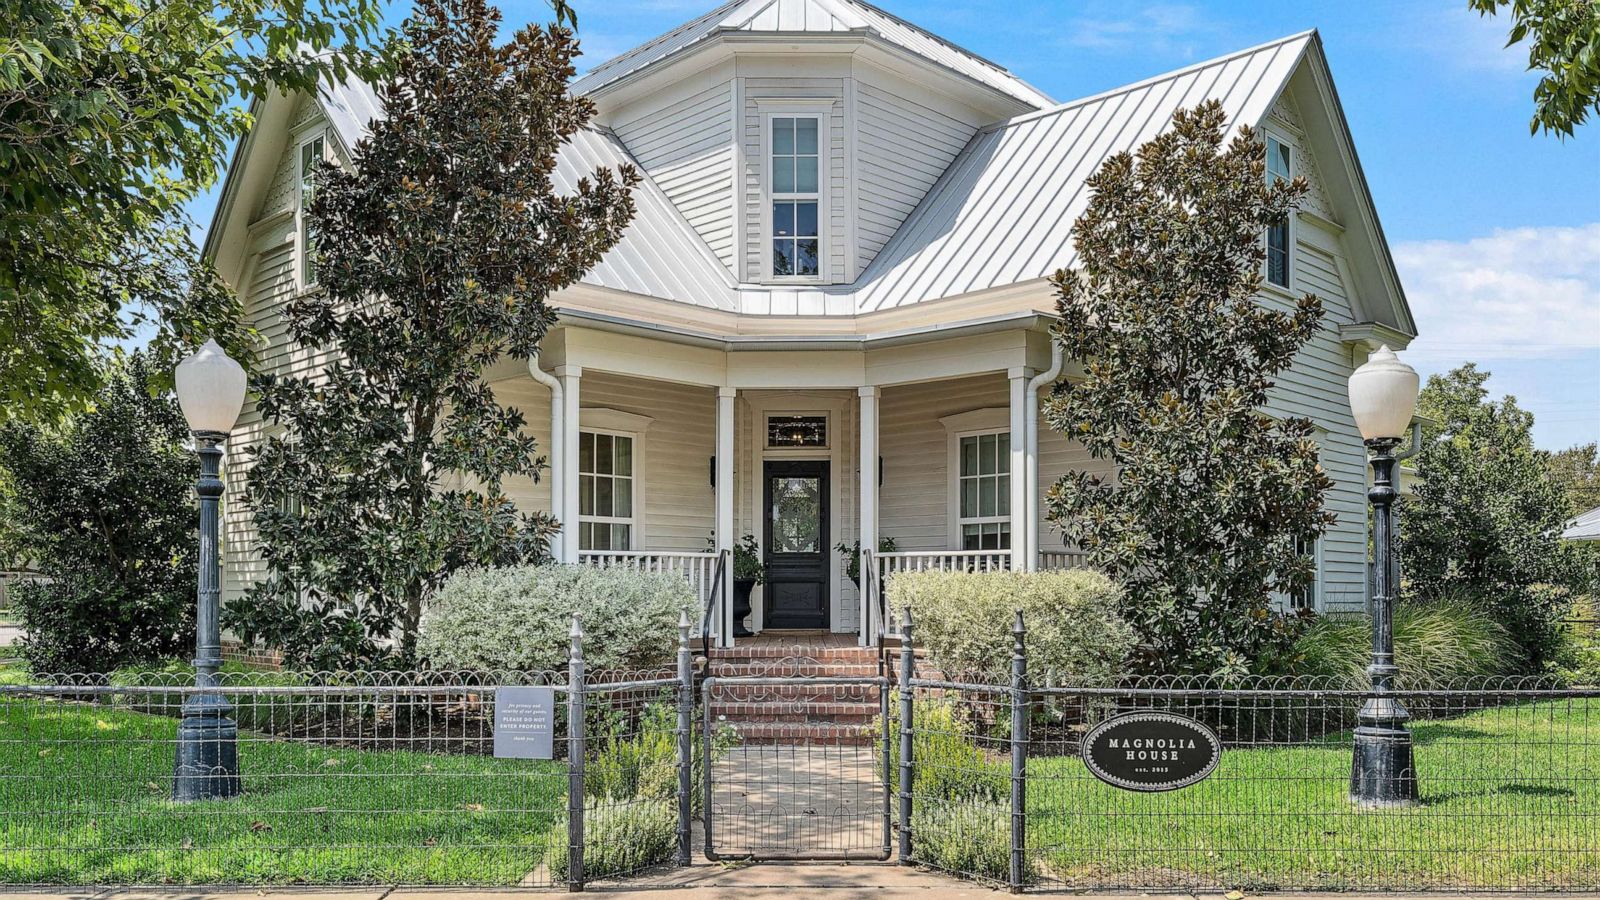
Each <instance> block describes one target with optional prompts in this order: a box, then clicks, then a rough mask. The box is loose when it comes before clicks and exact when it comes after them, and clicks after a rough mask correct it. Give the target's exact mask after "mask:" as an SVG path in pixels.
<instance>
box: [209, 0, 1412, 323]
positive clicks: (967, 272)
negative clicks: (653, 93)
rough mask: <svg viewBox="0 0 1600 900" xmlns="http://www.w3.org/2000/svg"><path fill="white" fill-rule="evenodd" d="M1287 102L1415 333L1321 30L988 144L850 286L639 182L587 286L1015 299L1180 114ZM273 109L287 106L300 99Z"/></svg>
mask: <svg viewBox="0 0 1600 900" xmlns="http://www.w3.org/2000/svg"><path fill="white" fill-rule="evenodd" d="M789 2H799V0H772V2H765V3H763V2H757V0H749V2H741V3H730V4H728V5H726V6H724V7H722V8H721V9H722V11H723V12H722V16H723V17H724V18H726V17H727V15H728V14H729V13H728V11H729V10H732V9H734V8H735V7H749V8H750V9H752V10H755V11H756V12H759V13H760V14H761V15H766V14H767V13H766V10H768V9H770V8H771V7H772V6H773V4H774V3H789ZM807 2H808V3H809V4H810V6H807V7H806V8H807V9H808V10H809V9H812V8H815V9H819V10H821V11H822V12H827V13H828V14H829V15H830V16H832V15H833V13H832V12H831V10H833V9H834V8H835V7H834V6H831V5H827V4H834V3H842V2H843V0H807ZM757 7H759V9H757ZM809 14H810V13H809V12H808V13H807V15H809ZM818 15H819V16H820V15H821V12H819V13H818ZM697 21H698V20H697ZM827 21H828V22H830V23H831V22H834V21H842V20H838V19H837V18H836V17H835V18H830V19H828V20H827ZM691 24H693V23H691ZM815 24H816V27H818V28H821V27H822V26H823V24H824V23H823V21H822V20H821V19H817V20H815ZM686 27H687V26H686ZM829 27H831V25H830V26H829ZM668 37H670V35H669V36H668ZM647 46H648V45H647ZM1286 91H1292V92H1294V93H1295V94H1296V96H1297V98H1299V99H1300V100H1302V101H1303V102H1302V111H1303V113H1306V115H1304V116H1303V119H1304V123H1303V124H1304V126H1305V130H1306V134H1307V137H1308V139H1309V140H1311V141H1312V145H1313V148H1314V149H1315V151H1316V156H1317V158H1318V160H1319V162H1320V163H1321V171H1322V174H1323V181H1324V187H1325V188H1326V189H1327V190H1328V193H1329V195H1330V198H1331V199H1332V201H1333V202H1334V206H1335V209H1336V211H1337V212H1338V213H1339V218H1340V219H1341V220H1342V224H1343V225H1344V226H1345V228H1346V231H1345V235H1344V239H1345V243H1346V247H1345V249H1346V251H1347V254H1346V260H1347V262H1348V263H1349V269H1350V275H1351V278H1352V281H1353V283H1352V285H1351V286H1350V287H1351V293H1352V295H1353V296H1352V298H1351V299H1352V302H1353V303H1355V304H1356V306H1357V316H1358V320H1357V321H1358V324H1361V323H1375V324H1378V325H1382V326H1386V327H1389V328H1392V329H1395V330H1397V331H1399V332H1402V333H1404V334H1407V335H1412V334H1415V333H1416V326H1415V324H1414V321H1413V320H1412V318H1411V313H1410V310H1409V308H1408V307H1407V305H1406V302H1405V295H1404V293H1403V291H1402V290H1401V287H1400V283H1399V278H1398V276H1397V275H1396V274H1395V270H1394V264H1393V261H1392V259H1391V258H1390V256H1389V250H1388V246H1387V244H1386V242H1385V241H1384V238H1383V231H1382V227H1381V225H1380V224H1379V222H1378V219H1377V213H1376V210H1375V208H1374V207H1373V205H1372V198H1371V196H1370V193H1369V192H1368V189H1367V185H1366V181H1365V178H1364V176H1363V175H1362V173H1361V167H1360V162H1359V160H1358V159H1357V158H1356V155H1355V148H1354V145H1353V144H1352V142H1351V140H1350V134H1349V129H1348V125H1347V124H1346V122H1345V119H1344V114H1343V110H1342V109H1341V107H1340V105H1339V102H1338V97H1337V94H1336V93H1335V92H1334V90H1333V84H1332V78H1331V75H1330V74H1329V72H1328V69H1327V62H1326V59H1325V57H1324V56H1323V55H1322V50H1321V42H1320V39H1319V38H1318V36H1317V34H1316V32H1315V31H1310V32H1304V33H1301V34H1296V35H1291V36H1289V37H1286V38H1282V39H1280V40H1276V41H1272V42H1269V43H1266V44H1262V45H1260V46H1257V47H1252V48H1249V49H1246V50H1241V51H1238V52H1236V53H1232V54H1229V55H1227V56H1223V57H1219V58H1217V59H1214V60H1209V61H1206V62H1202V63H1197V64H1195V65H1192V66H1189V67H1187V68H1184V69H1179V70H1177V71H1174V72H1170V73H1167V74H1165V75H1160V76H1157V77H1155V78H1151V79H1148V80H1146V81H1141V82H1138V83H1136V84H1132V85H1128V86H1126V87H1122V88H1118V89H1116V90H1113V91H1108V92H1106V93H1103V94H1099V95H1096V96H1093V97H1087V98H1084V99H1082V100H1076V101H1073V102H1070V103H1065V104H1061V105H1059V106H1054V107H1051V108H1049V109H1044V110H1039V111H1036V112H1032V113H1027V114H1024V115H1020V116H1016V117H1014V118H1011V119H1007V120H1005V121H1002V122H998V123H996V124H994V125H991V126H989V127H987V128H984V129H982V130H980V131H979V132H978V133H977V134H976V135H975V136H974V137H973V138H972V140H971V141H970V142H969V143H968V145H967V146H966V147H965V148H964V149H963V150H962V152H961V153H960V155H958V156H957V157H956V159H955V160H954V161H953V162H952V163H951V164H950V166H949V167H948V169H947V170H946V171H945V172H944V173H943V175H942V176H941V177H940V178H939V180H938V181H937V182H936V183H935V184H934V185H933V187H932V189H930V190H929V191H928V193H927V194H926V195H925V196H924V197H923V199H922V200H921V202H920V203H919V204H918V205H917V207H916V208H915V209H914V210H913V211H912V212H911V214H910V215H909V216H907V217H906V219H905V220H904V222H903V223H902V224H901V225H900V227H899V228H898V230H897V231H896V232H895V233H894V235H893V236H892V237H891V238H890V240H889V242H888V243H887V244H885V245H884V247H883V249H882V250H881V251H880V252H879V253H878V254H877V256H876V257H875V258H874V259H873V261H872V262H871V263H870V264H869V265H868V266H867V267H866V269H865V270H864V271H863V272H862V273H861V274H860V276H859V277H858V278H857V280H856V281H855V282H854V283H852V284H837V285H825V286H804V285H772V286H769V285H763V284H740V283H736V282H735V280H734V277H733V275H732V274H731V273H730V272H729V271H728V269H727V268H726V267H725V266H724V265H723V264H722V263H721V261H720V260H718V258H717V257H716V255H715V254H714V253H713V252H712V250H711V249H710V247H709V246H707V244H706V242H705V240H704V239H703V238H702V237H701V236H700V235H699V234H698V233H697V232H695V230H694V229H693V227H692V226H691V225H690V224H689V223H688V221H687V220H686V219H685V218H684V215H683V213H682V212H681V211H680V210H679V209H678V208H677V207H676V206H675V205H674V204H673V203H672V201H671V200H670V199H669V198H668V197H667V195H666V194H665V192H664V191H662V190H661V188H660V187H659V186H658V185H657V184H656V183H655V182H654V181H653V180H651V178H650V177H649V175H648V174H645V173H643V172H642V170H641V175H642V181H641V185H640V189H639V190H638V192H637V193H636V195H635V199H636V205H637V210H638V212H637V215H636V217H635V220H634V222H633V223H632V224H631V225H630V227H629V229H628V231H627V232H626V233H625V235H624V237H623V239H622V241H621V242H620V243H619V244H618V245H617V246H616V247H615V248H613V249H612V251H611V252H610V253H608V254H607V255H606V257H605V258H604V259H603V260H602V261H601V263H600V264H599V265H597V266H596V267H595V268H594V269H593V270H592V271H591V272H589V273H588V274H587V275H585V276H584V278H583V282H584V283H585V284H590V285H596V286H600V287H605V288H611V289H615V290H618V291H625V292H628V293H632V294H637V295H642V296H646V297H652V298H657V299H662V300H672V301H676V302H680V303H686V304H690V305H694V306H699V307H705V308H710V309H718V310H726V311H732V312H746V313H754V314H785V315H795V314H798V315H851V314H863V313H870V312H875V311H879V310H887V309H894V308H898V307H906V306H910V305H913V304H917V303H923V302H928V301H933V300H941V299H947V298H954V297H960V296H963V295H971V294H974V293H977V292H982V291H986V290H990V289H997V288H1003V287H1006V286H1010V285H1030V284H1040V283H1042V282H1043V280H1044V279H1046V278H1048V277H1049V276H1050V275H1051V274H1053V273H1054V272H1055V271H1056V270H1057V269H1060V268H1064V267H1068V266H1070V265H1072V263H1073V262H1074V258H1075V249H1074V247H1073V244H1072V238H1071V230H1072V226H1073V223H1074V222H1075V221H1076V219H1077V217H1078V216H1079V215H1080V214H1081V213H1082V211H1083V209H1084V207H1085V206H1086V205H1087V203H1088V193H1087V191H1086V188H1085V182H1086V180H1087V179H1088V178H1089V176H1090V175H1091V174H1093V173H1094V171H1096V170H1097V169H1098V167H1099V166H1100V164H1101V163H1102V162H1103V161H1104V160H1105V159H1106V158H1107V157H1108V156H1110V155H1112V154H1115V153H1118V152H1122V151H1131V150H1134V149H1136V148H1137V147H1138V146H1139V145H1140V144H1142V143H1144V142H1145V141H1147V140H1149V139H1150V138H1151V137H1154V136H1155V135H1156V134H1158V133H1159V132H1161V131H1162V130H1164V129H1166V128H1167V127H1169V125H1170V123H1171V120H1172V116H1173V114H1174V113H1175V112H1176V111H1177V110H1178V109H1180V108H1185V107H1192V106H1194V105H1195V104H1197V103H1199V102H1201V101H1203V100H1207V99H1212V98H1215V99H1217V100H1220V101H1221V102H1222V104H1223V107H1224V110H1225V112H1226V114H1227V118H1228V128H1229V129H1230V130H1233V129H1236V128H1237V127H1238V126H1239V125H1243V124H1249V125H1252V126H1254V125H1257V124H1259V123H1260V122H1261V121H1262V120H1263V119H1265V118H1266V116H1267V114H1268V112H1269V110H1270V109H1271V108H1272V105H1273V103H1274V102H1275V101H1276V100H1277V98H1278V97H1279V96H1280V95H1281V94H1283V93H1285V92H1286ZM318 99H319V101H320V102H321V104H322V107H323V109H324V111H325V113H326V115H327V117H328V119H329V122H330V123H331V124H332V125H333V127H334V129H335V131H336V132H337V133H338V135H339V138H340V140H341V142H342V143H343V144H344V146H345V147H346V148H347V149H348V148H351V147H354V146H355V144H356V143H357V141H359V140H360V138H361V137H362V136H364V135H365V133H366V129H367V125H368V123H369V122H370V121H371V120H372V119H374V118H377V117H379V116H381V115H382V106H381V104H380V103H379V102H378V100H377V97H376V95H375V93H374V92H373V90H372V89H371V87H369V86H368V85H366V84H364V83H361V82H358V81H353V80H352V81H347V82H344V83H342V84H338V85H333V86H330V87H327V88H324V89H323V90H321V91H320V92H319V98H318ZM274 102H276V103H278V104H279V106H282V105H284V104H286V103H288V102H289V101H288V100H277V101H274ZM274 108H275V107H273V106H271V105H269V106H267V107H266V108H264V109H262V110H260V115H259V117H258V126H257V128H256V129H253V130H252V132H251V134H250V135H247V137H246V141H245V142H242V143H241V146H240V148H239V154H238V155H237V156H236V159H235V164H234V165H230V167H229V171H228V182H227V183H226V184H225V185H224V191H223V197H222V200H221V201H220V205H219V212H218V216H217V217H216V218H215V219H214V220H213V222H212V229H211V233H210V234H209V235H208V237H207V244H206V248H207V249H206V252H207V254H208V255H211V254H213V253H215V254H216V257H217V258H218V259H219V260H221V259H222V258H223V256H224V254H227V255H229V259H230V260H234V261H236V260H237V257H238V256H239V255H240V253H241V251H242V244H243V239H242V237H241V235H242V234H243V222H242V220H243V218H244V217H243V216H232V215H229V214H228V209H229V208H230V206H231V205H232V203H233V195H234V192H235V188H236V186H235V184H234V182H235V181H236V179H238V178H239V172H240V170H241V168H243V167H242V166H241V165H240V164H239V162H240V160H244V161H245V162H247V163H248V165H249V166H251V167H252V168H254V169H258V170H259V169H260V167H261V165H262V161H261V160H260V159H259V157H261V156H265V155H266V154H269V153H273V151H272V149H271V144H270V142H268V145H267V146H266V147H263V148H262V150H261V152H260V153H256V152H254V151H251V150H250V149H249V148H250V146H251V142H253V141H254V140H255V138H256V136H257V135H256V132H257V131H260V130H262V127H263V126H262V123H265V122H269V121H278V122H282V121H283V120H284V119H286V115H285V114H283V113H282V111H281V110H280V112H279V113H278V117H277V119H272V118H271V115H272V111H273V109H274ZM274 158H275V157H274ZM632 161H633V160H632V158H631V156H630V154H629V152H628V150H627V148H626V147H625V146H623V144H622V143H621V141H620V140H619V139H618V138H617V137H616V135H614V134H613V133H611V132H610V131H609V130H605V129H600V128H591V129H588V130H585V131H584V132H582V133H580V134H579V135H577V136H575V137H574V139H573V140H572V141H571V142H569V144H568V145H567V146H565V147H563V148H562V150H561V151H560V154H559V158H558V167H557V173H556V182H557V186H558V188H559V189H566V190H572V189H575V185H576V182H577V179H578V178H579V177H582V176H583V175H585V174H587V173H589V172H592V171H593V170H594V169H595V168H596V167H597V166H608V167H615V166H617V165H620V164H622V163H624V162H632ZM256 180H259V178H257V179H256ZM230 220H231V222H232V224H227V225H226V226H225V227H226V228H228V229H229V232H228V234H227V235H223V234H222V233H221V231H220V229H221V228H222V227H224V226H223V225H222V223H223V222H228V221H230ZM219 248H220V249H219ZM1040 296H1041V297H1044V296H1046V295H1045V294H1044V293H1042V292H1041V293H1040Z"/></svg>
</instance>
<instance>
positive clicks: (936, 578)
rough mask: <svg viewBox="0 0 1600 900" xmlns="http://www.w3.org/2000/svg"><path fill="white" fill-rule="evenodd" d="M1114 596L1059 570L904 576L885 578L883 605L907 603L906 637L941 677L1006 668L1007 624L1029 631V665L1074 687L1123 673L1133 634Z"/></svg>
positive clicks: (1091, 575)
mask: <svg viewBox="0 0 1600 900" xmlns="http://www.w3.org/2000/svg"><path fill="white" fill-rule="evenodd" d="M1120 600H1121V591H1120V590H1119V589H1118V587H1117V586H1116V585H1115V584H1114V583H1113V582H1112V581H1111V580H1110V579H1109V578H1107V577H1105V576H1104V575H1101V574H1100V573H1098V572H1092V571H1089V570H1087V569H1073V570H1068V571H1059V572H906V573H903V574H898V575H893V576H891V577H890V578H889V605H890V607H891V608H893V609H896V610H899V609H902V608H904V607H907V606H909V607H910V608H911V616H912V620H913V625H914V629H913V633H912V637H913V638H914V639H915V640H916V642H917V644H919V645H920V646H923V647H926V648H927V649H928V653H929V655H930V656H931V657H932V658H933V663H934V665H935V666H937V667H938V668H939V669H941V670H943V671H944V672H945V673H946V674H954V673H958V672H959V673H970V672H983V673H989V674H996V673H1004V672H1008V671H1010V660H1011V624H1012V620H1013V619H1014V618H1015V616H1016V611H1017V610H1018V609H1020V610H1022V615H1023V621H1024V624H1025V625H1026V627H1027V629H1028V637H1027V647H1028V668H1029V670H1030V671H1032V672H1035V673H1038V674H1039V676H1040V677H1041V678H1042V677H1043V676H1044V675H1045V674H1047V673H1048V674H1049V675H1051V676H1052V677H1055V678H1058V679H1071V680H1074V681H1077V682H1079V683H1087V682H1103V681H1108V680H1111V679H1113V678H1115V677H1116V676H1117V675H1119V674H1120V673H1121V672H1122V671H1123V668H1122V666H1123V660H1124V659H1125V658H1126V657H1127V656H1128V653H1129V651H1131V650H1132V649H1133V645H1134V633H1133V629H1132V628H1130V627H1129V626H1128V624H1127V623H1126V622H1124V621H1123V620H1122V618H1121V617H1120V616H1119V615H1118V614H1117V606H1118V603H1119V602H1120Z"/></svg>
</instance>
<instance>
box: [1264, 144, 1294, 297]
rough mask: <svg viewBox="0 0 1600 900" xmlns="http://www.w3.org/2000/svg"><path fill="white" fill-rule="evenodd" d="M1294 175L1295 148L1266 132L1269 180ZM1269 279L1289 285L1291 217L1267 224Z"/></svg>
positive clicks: (1271, 181)
mask: <svg viewBox="0 0 1600 900" xmlns="http://www.w3.org/2000/svg"><path fill="white" fill-rule="evenodd" d="M1293 177H1294V151H1293V149H1292V148H1291V147H1290V146H1289V145H1288V144H1286V143H1284V142H1283V141H1280V140H1278V139H1277V138H1276V137H1273V136H1272V135H1271V134H1268V135H1267V184H1269V185H1273V184H1277V183H1278V182H1280V181H1288V180H1290V179H1291V178H1293ZM1267 282H1268V283H1269V284H1275V285H1277V286H1278V287H1282V288H1286V287H1288V286H1289V217H1288V216H1284V217H1283V218H1281V219H1279V220H1278V221H1276V222H1274V223H1272V224H1271V225H1268V226H1267Z"/></svg>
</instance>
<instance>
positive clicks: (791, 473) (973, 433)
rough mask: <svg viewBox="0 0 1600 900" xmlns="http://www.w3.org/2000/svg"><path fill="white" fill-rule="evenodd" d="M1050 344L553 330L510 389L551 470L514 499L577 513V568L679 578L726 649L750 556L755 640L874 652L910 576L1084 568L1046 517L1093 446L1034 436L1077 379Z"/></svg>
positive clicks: (570, 517)
mask: <svg viewBox="0 0 1600 900" xmlns="http://www.w3.org/2000/svg"><path fill="white" fill-rule="evenodd" d="M1042 337H1043V336H1042V335H1041V334H1038V333H1036V332H1034V331H1032V330H1029V329H1018V330H1016V331H1014V332H1001V333H994V334H985V335H981V336H977V337H973V338H966V339H959V338H944V339H942V340H930V341H928V342H925V343H922V344H918V345H916V346H904V347H897V348H895V350H894V351H893V352H892V353H890V351H887V350H885V351H882V353H884V354H888V355H884V356H875V355H874V354H873V353H872V352H867V351H858V352H853V353H845V352H842V351H837V350H818V351H779V350H772V351H764V352H756V351H751V350H744V351H741V352H737V353H734V352H706V353H700V352H697V351H693V350H691V349H689V348H685V347H683V346H682V345H681V344H677V343H674V342H671V341H666V340H654V339H644V338H637V337H632V336H621V335H617V334H606V335H604V340H594V339H593V336H592V335H588V334H587V332H586V330H585V329H581V328H573V327H567V328H563V329H558V330H557V331H556V332H553V333H552V338H551V339H548V340H547V342H546V348H547V349H546V350H545V352H544V354H543V355H544V359H543V360H541V361H539V362H537V363H535V364H534V365H532V366H530V367H529V369H528V370H527V371H528V374H526V375H520V376H517V375H512V374H510V373H507V377H505V378H503V379H501V380H498V381H497V382H496V384H495V388H496V391H497V394H499V395H500V396H501V398H502V401H503V402H506V403H508V404H511V405H515V406H516V407H517V408H519V409H521V410H524V411H525V413H526V414H527V415H528V419H529V427H530V430H531V431H532V432H533V433H534V435H535V437H536V438H538V439H539V440H540V442H541V445H542V446H544V447H546V448H548V456H549V462H550V469H549V473H548V476H547V477H546V478H543V479H541V480H540V481H539V482H537V483H528V484H525V485H520V486H519V485H508V489H510V490H512V491H513V494H514V498H515V499H516V500H517V502H518V503H519V505H527V506H528V507H530V508H545V509H549V510H551V512H552V513H553V514H554V515H555V517H556V518H557V519H558V520H560V521H561V522H562V523H564V528H563V533H562V535H561V536H560V537H559V538H558V539H557V540H556V542H555V546H554V548H553V549H554V551H555V554H556V556H557V558H558V559H560V560H561V561H563V562H567V563H573V564H583V565H595V566H626V567H630V568H636V569H640V570H642V571H648V572H658V573H672V574H677V575H681V576H682V577H683V578H685V579H686V580H687V581H688V582H689V584H690V585H691V587H692V588H693V590H694V592H695V595H696V597H697V598H698V600H699V602H700V603H701V608H702V612H703V616H702V622H701V623H697V624H703V626H704V627H705V628H706V629H708V631H709V634H710V635H711V636H712V638H713V639H714V640H715V641H716V642H717V644H718V646H721V647H725V648H726V647H730V646H733V645H734V643H735V641H736V638H735V634H734V632H735V630H736V625H737V623H736V622H735V617H734V612H733V607H734V592H735V585H734V580H735V579H734V578H733V573H732V566H733V562H734V547H735V546H736V545H741V544H747V545H748V546H749V547H751V548H752V549H753V550H754V552H755V553H756V554H757V555H758V557H759V559H760V560H761V562H762V564H763V565H764V566H765V568H766V580H765V582H764V583H763V584H762V585H760V586H759V587H757V588H756V589H755V591H754V593H753V596H752V597H751V601H752V611H751V613H750V615H749V616H748V617H747V618H746V619H745V620H744V622H743V624H745V625H746V626H747V627H748V628H749V630H750V631H752V632H754V633H756V634H762V633H771V632H774V631H784V630H794V629H801V630H811V631H813V632H818V633H828V634H833V635H840V636H848V637H849V638H850V639H853V641H854V642H855V643H856V644H857V645H860V646H867V645H871V644H873V643H875V642H876V640H877V634H878V632H879V630H880V626H881V621H882V615H883V602H884V598H883V597H882V596H881V593H880V591H879V590H878V585H879V584H880V583H883V582H884V581H886V580H887V579H891V578H893V577H894V576H895V575H896V574H898V573H901V572H909V571H921V570H928V569H945V570H955V569H960V570H995V569H1040V568H1066V567H1071V566H1074V565H1078V564H1080V563H1081V560H1080V558H1079V557H1078V556H1077V555H1076V554H1074V553H1072V552H1071V550H1070V548H1067V547H1064V546H1062V544H1061V543H1060V538H1059V536H1057V535H1056V534H1055V533H1054V532H1053V531H1052V530H1051V528H1050V526H1049V523H1048V522H1046V521H1044V519H1043V512H1042V496H1043V491H1044V489H1045V488H1046V487H1047V486H1048V484H1049V483H1050V482H1051V481H1053V480H1054V478H1055V477H1057V476H1058V475H1059V474H1061V473H1062V472H1065V471H1067V469H1068V468H1071V467H1074V466H1079V465H1082V464H1083V463H1084V462H1085V461H1086V460H1087V454H1086V453H1085V452H1084V451H1083V450H1082V448H1081V447H1080V446H1078V445H1076V444H1075V443H1073V442H1069V441H1067V440H1065V439H1064V438H1062V437H1061V436H1060V435H1057V434H1055V433H1054V432H1050V431H1048V429H1041V428H1039V427H1038V391H1039V390H1040V389H1042V388H1043V387H1045V386H1046V385H1047V384H1049V383H1051V382H1053V381H1054V379H1055V377H1056V376H1057V375H1058V374H1059V372H1060V361H1059V360H1058V359H1055V360H1053V359H1051V356H1050V349H1049V344H1048V341H1046V340H1043V339H1042ZM875 359H876V360H877V361H878V363H879V364H877V365H874V364H873V361H874V360H875ZM1030 361H1031V362H1034V363H1035V364H1034V365H1028V364H1027V363H1029V362H1030ZM891 363H892V365H891ZM707 382H721V383H707ZM544 409H548V410H549V414H548V417H547V418H546V417H544V416H540V415H539V413H540V412H541V411H542V410H544ZM541 432H543V433H542V434H541ZM1013 436H1015V439H1013ZM863 461H869V462H867V463H865V464H864V463H863ZM880 541H882V542H885V543H888V542H892V547H893V549H892V550H890V549H888V548H885V551H886V552H880V551H879V550H878V548H879V546H880ZM863 571H864V572H873V573H876V574H877V576H878V577H877V578H864V579H863V578H860V577H859V573H860V572H863Z"/></svg>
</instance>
